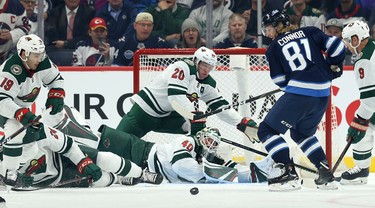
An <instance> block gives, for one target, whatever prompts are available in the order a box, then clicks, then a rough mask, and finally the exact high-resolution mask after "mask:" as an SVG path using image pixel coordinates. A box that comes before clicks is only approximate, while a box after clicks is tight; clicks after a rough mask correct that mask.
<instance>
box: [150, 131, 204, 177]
mask: <svg viewBox="0 0 375 208" xmlns="http://www.w3.org/2000/svg"><path fill="white" fill-rule="evenodd" d="M198 148H199V146H197V144H196V142H195V140H194V138H193V137H189V136H180V137H178V138H176V139H174V140H173V142H172V143H167V144H155V145H154V146H153V147H152V148H151V151H150V153H149V155H148V159H147V162H148V168H149V170H150V171H151V172H159V173H161V174H162V175H163V177H164V178H165V179H167V180H168V181H169V182H171V183H179V182H193V183H197V182H198V181H200V180H202V179H204V175H203V166H202V164H199V163H198V162H197V161H196V159H195V158H196V156H197V152H196V151H198V152H199V150H198ZM198 154H200V153H198Z"/></svg>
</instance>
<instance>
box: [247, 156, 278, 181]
mask: <svg viewBox="0 0 375 208" xmlns="http://www.w3.org/2000/svg"><path fill="white" fill-rule="evenodd" d="M273 163H274V162H273V160H272V158H271V157H270V156H269V157H266V158H264V159H263V160H259V161H255V162H251V163H250V170H251V173H252V174H250V181H251V182H252V183H261V182H265V181H267V179H268V174H269V172H270V171H271V168H272V164H273Z"/></svg>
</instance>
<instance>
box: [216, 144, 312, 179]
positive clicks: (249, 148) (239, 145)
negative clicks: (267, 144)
mask: <svg viewBox="0 0 375 208" xmlns="http://www.w3.org/2000/svg"><path fill="white" fill-rule="evenodd" d="M221 141H223V142H225V143H228V144H230V145H233V146H236V147H239V148H241V149H244V150H247V151H250V152H254V153H256V154H259V155H262V156H265V157H267V156H268V154H267V153H265V152H262V151H259V150H256V149H254V148H251V147H248V146H245V145H242V144H239V143H237V142H234V141H231V140H228V139H225V138H221ZM294 166H296V167H297V168H300V169H302V170H305V171H308V172H310V173H315V174H318V171H316V170H313V169H311V168H308V167H305V166H302V165H298V164H295V163H294Z"/></svg>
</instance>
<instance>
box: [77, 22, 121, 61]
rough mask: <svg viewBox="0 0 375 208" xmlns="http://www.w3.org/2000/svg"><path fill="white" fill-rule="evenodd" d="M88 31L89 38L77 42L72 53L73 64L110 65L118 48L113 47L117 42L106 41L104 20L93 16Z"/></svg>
mask: <svg viewBox="0 0 375 208" xmlns="http://www.w3.org/2000/svg"><path fill="white" fill-rule="evenodd" d="M88 33H89V36H90V37H91V38H90V39H87V40H84V41H80V42H79V43H78V44H77V47H76V50H75V51H74V53H73V66H111V65H112V63H113V59H114V58H115V57H117V51H118V49H116V48H115V47H114V46H115V45H117V44H114V43H111V44H110V43H108V39H107V35H108V30H107V25H106V22H105V20H104V19H102V18H100V17H95V18H93V19H92V20H91V22H90V29H89V31H88Z"/></svg>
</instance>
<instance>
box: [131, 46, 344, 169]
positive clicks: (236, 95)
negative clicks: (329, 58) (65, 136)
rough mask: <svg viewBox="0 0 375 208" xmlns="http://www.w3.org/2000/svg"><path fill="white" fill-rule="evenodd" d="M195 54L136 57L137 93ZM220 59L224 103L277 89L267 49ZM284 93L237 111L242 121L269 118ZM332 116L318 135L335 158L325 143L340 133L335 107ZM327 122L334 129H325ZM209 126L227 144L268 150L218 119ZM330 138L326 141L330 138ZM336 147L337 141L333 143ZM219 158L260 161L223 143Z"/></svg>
mask: <svg viewBox="0 0 375 208" xmlns="http://www.w3.org/2000/svg"><path fill="white" fill-rule="evenodd" d="M194 51H195V50H191V49H142V50H139V51H138V52H137V53H136V55H135V60H134V93H137V92H138V91H139V90H140V89H141V88H142V87H145V86H147V85H148V84H149V83H150V82H151V80H153V78H154V77H156V76H158V75H159V74H160V73H161V72H162V71H163V70H164V69H165V68H166V67H167V66H169V65H170V64H172V63H174V62H175V61H178V60H181V59H186V58H192V57H193V54H194ZM214 51H215V53H216V54H217V57H218V64H217V67H216V69H214V70H213V71H212V72H211V73H210V75H211V76H212V77H213V78H214V79H215V80H216V82H217V86H218V88H219V90H220V92H221V93H222V94H223V96H224V97H225V99H226V100H227V101H228V102H229V103H230V104H232V105H233V104H234V105H235V104H238V103H239V102H240V101H243V100H247V99H249V98H251V97H255V96H257V95H260V94H263V93H266V92H269V91H272V90H275V89H277V88H278V87H277V86H276V85H275V84H274V83H273V82H272V80H271V78H270V76H269V68H268V63H267V60H266V57H265V49H244V48H239V49H215V50H214ZM282 94H283V93H276V94H273V95H270V96H267V97H265V98H262V99H258V100H255V101H253V102H250V103H248V104H245V105H240V106H238V107H234V109H235V110H237V111H238V113H239V114H240V115H241V116H243V117H245V116H246V117H251V118H252V119H254V120H255V121H256V122H257V123H258V124H259V123H260V122H261V121H262V120H263V119H264V117H265V116H266V114H267V113H268V112H269V110H270V109H271V108H272V106H273V105H274V104H275V102H276V100H277V99H278V98H279V97H280V96H281V95H282ZM194 105H195V107H196V109H199V110H200V111H207V110H209V109H207V107H206V105H205V103H204V102H202V101H199V102H197V103H194ZM330 108H331V109H332V110H331V113H330V116H327V118H328V120H326V116H324V117H323V120H322V122H321V123H320V124H319V127H318V131H317V133H316V135H317V137H318V138H319V140H320V142H321V144H322V146H323V148H326V151H327V150H328V153H329V152H332V155H336V156H337V155H339V152H338V151H339V150H333V149H332V147H330V146H329V147H326V140H331V139H332V138H334V137H333V136H331V135H332V132H337V131H336V128H337V122H336V115H335V107H334V106H333V107H330ZM326 122H329V123H330V124H332V125H331V127H330V128H329V129H327V128H326ZM207 125H208V126H211V127H217V128H219V129H220V132H221V134H222V136H223V137H224V138H226V139H228V140H232V141H235V142H237V143H241V144H244V145H247V146H250V147H253V148H256V149H258V150H262V151H264V152H265V150H264V149H263V148H262V145H261V144H252V143H251V142H250V141H249V140H248V138H247V137H246V136H244V134H243V133H242V132H240V131H238V130H237V129H236V128H235V127H234V126H231V125H228V124H227V123H225V121H222V120H220V119H219V118H218V117H217V116H215V115H212V116H209V117H208V118H207ZM326 135H328V137H329V138H327V136H326ZM175 137H176V135H167V134H158V133H155V132H150V133H149V134H147V135H146V136H145V137H144V138H143V139H145V140H148V141H152V142H168V141H171V140H173V138H175ZM284 138H286V140H287V141H288V143H290V146H291V155H292V156H293V157H294V160H295V162H296V160H297V161H300V162H302V163H304V164H306V165H308V166H311V167H312V164H309V162H308V160H307V159H306V158H304V156H303V154H302V153H301V151H300V150H299V148H298V146H297V145H295V144H294V142H292V141H291V139H290V137H289V135H288V133H287V134H286V135H284ZM331 141H332V142H333V143H334V142H335V141H334V140H331ZM219 154H220V155H221V156H222V157H223V158H224V159H232V160H235V161H237V162H241V163H246V164H248V163H249V161H251V160H254V159H259V158H260V156H258V155H255V154H254V153H251V152H248V151H244V150H243V149H239V148H237V147H234V146H230V145H227V144H225V143H221V145H220V148H219Z"/></svg>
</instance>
